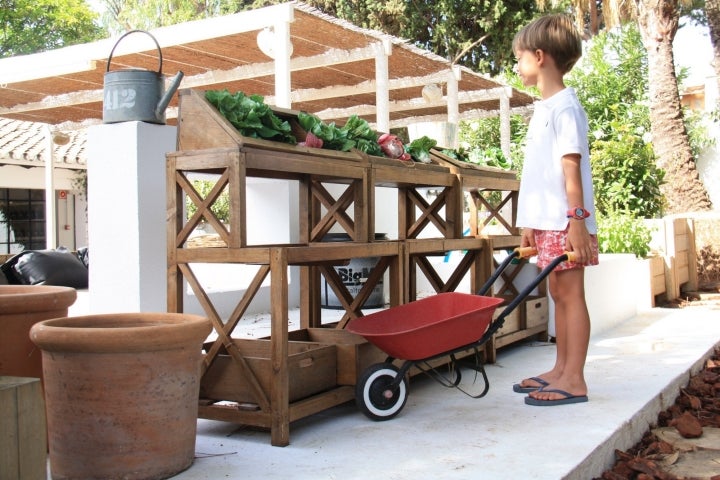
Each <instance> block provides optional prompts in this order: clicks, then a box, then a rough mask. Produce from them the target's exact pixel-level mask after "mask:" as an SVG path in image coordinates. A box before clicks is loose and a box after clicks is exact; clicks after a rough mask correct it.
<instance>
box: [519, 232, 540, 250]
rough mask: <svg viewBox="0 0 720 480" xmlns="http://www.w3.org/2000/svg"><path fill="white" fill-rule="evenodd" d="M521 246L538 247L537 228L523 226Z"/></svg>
mask: <svg viewBox="0 0 720 480" xmlns="http://www.w3.org/2000/svg"><path fill="white" fill-rule="evenodd" d="M520 247H532V248H537V246H536V245H535V230H533V229H532V228H523V231H522V237H521V238H520Z"/></svg>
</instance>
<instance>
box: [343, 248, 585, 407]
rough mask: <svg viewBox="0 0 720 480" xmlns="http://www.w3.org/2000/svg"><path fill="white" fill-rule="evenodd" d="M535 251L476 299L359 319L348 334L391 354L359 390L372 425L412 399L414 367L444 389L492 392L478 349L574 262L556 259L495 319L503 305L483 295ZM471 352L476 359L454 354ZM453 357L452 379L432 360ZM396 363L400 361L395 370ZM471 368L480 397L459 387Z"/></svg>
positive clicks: (519, 253)
mask: <svg viewBox="0 0 720 480" xmlns="http://www.w3.org/2000/svg"><path fill="white" fill-rule="evenodd" d="M535 253H536V251H535V249H533V248H516V249H515V250H514V251H513V252H512V253H511V254H510V255H508V256H507V258H505V260H504V261H503V262H502V263H501V264H500V266H498V268H497V269H496V270H495V271H494V272H493V274H492V275H491V276H490V278H488V280H487V281H486V282H485V284H484V285H483V286H482V288H480V290H479V291H478V293H477V295H472V294H468V293H455V292H450V293H439V294H436V295H433V296H430V297H427V298H423V299H421V300H417V301H414V302H410V303H406V304H404V305H399V306H397V307H391V308H388V309H386V310H382V311H379V312H376V313H372V314H369V315H365V316H363V317H358V318H356V319H354V320H352V321H351V322H350V323H349V324H348V325H347V327H346V328H347V330H349V331H350V332H353V333H356V334H358V335H361V336H363V337H364V338H365V339H366V340H368V341H369V342H370V343H372V344H373V345H375V346H376V347H378V348H379V349H381V350H382V351H383V352H384V353H386V354H387V355H388V357H387V359H386V360H385V361H384V362H383V363H376V364H373V365H370V366H369V367H368V368H367V369H365V371H364V372H363V373H362V375H361V376H360V378H359V379H358V382H357V385H356V387H355V401H356V403H357V405H358V408H360V410H361V411H362V412H363V413H364V414H365V415H366V416H367V417H369V418H371V419H372V420H389V419H391V418H393V417H394V416H396V415H397V414H398V413H400V410H402V408H403V407H404V406H405V402H406V401H407V395H408V379H407V377H408V375H407V373H408V372H409V370H410V368H412V367H416V368H418V369H419V370H421V371H422V372H424V373H427V374H428V375H430V376H431V377H432V378H434V379H435V380H437V381H438V382H440V383H441V384H443V385H444V386H446V387H455V388H458V389H459V390H461V391H463V392H464V393H466V394H468V395H469V396H471V397H473V398H480V397H483V396H485V394H486V393H487V392H488V390H489V389H490V383H489V380H488V377H487V374H486V372H485V369H484V367H483V361H482V358H481V352H480V350H479V349H480V347H482V346H483V345H484V344H485V343H486V342H487V341H488V340H490V338H492V336H493V335H494V334H495V332H497V331H498V329H499V328H500V327H502V325H503V323H504V322H505V317H507V315H509V314H510V313H511V312H512V311H513V310H514V309H515V308H516V307H517V306H518V305H519V304H520V303H521V302H522V301H523V300H525V298H526V297H527V296H528V295H530V293H531V292H532V291H533V290H534V289H535V287H537V286H538V285H539V284H540V282H542V281H543V280H544V279H545V278H546V277H547V276H548V275H549V274H550V272H552V270H553V269H554V268H555V267H556V266H558V265H559V264H560V263H562V262H563V261H565V260H571V261H572V260H573V257H574V256H573V253H572V252H566V253H564V254H563V255H560V256H559V257H557V258H555V259H553V261H552V262H551V263H550V265H548V266H547V267H545V268H544V269H543V270H542V271H541V272H540V273H539V274H538V276H537V277H535V279H533V281H532V282H531V283H530V284H529V285H527V286H526V287H525V288H524V289H523V290H522V291H521V292H520V293H519V294H518V296H517V297H516V298H514V299H513V300H512V301H511V302H510V303H509V304H508V305H507V306H506V307H505V308H504V309H503V310H502V312H501V313H500V315H498V317H497V318H496V319H495V320H493V314H494V313H495V309H496V307H498V305H500V304H501V303H502V302H503V301H504V300H503V299H502V298H497V297H487V296H484V295H485V294H486V293H487V292H488V291H489V290H490V288H491V287H492V285H493V284H494V283H495V281H496V280H497V278H498V277H499V276H500V274H502V272H503V271H504V270H505V269H506V268H507V266H508V265H510V264H511V263H512V261H513V260H514V259H516V258H527V257H531V256H533V255H535ZM468 350H473V351H474V355H471V357H472V360H466V359H462V360H461V359H458V358H457V357H456V355H458V354H459V353H461V352H464V353H467V352H468ZM447 356H449V357H450V362H449V365H450V372H451V373H452V377H448V376H446V375H445V374H442V373H440V372H438V371H437V369H435V368H434V367H432V366H431V365H430V362H432V361H433V360H436V359H439V358H442V357H447ZM395 360H401V361H402V363H401V365H400V366H397V365H396V363H395ZM461 366H464V367H468V368H470V369H472V370H474V371H476V372H478V373H480V374H481V376H482V379H483V382H484V385H483V386H482V391H481V392H480V393H479V394H477V395H471V394H470V393H468V392H465V391H464V390H462V388H460V386H459V385H460V381H461V374H460V368H458V367H461Z"/></svg>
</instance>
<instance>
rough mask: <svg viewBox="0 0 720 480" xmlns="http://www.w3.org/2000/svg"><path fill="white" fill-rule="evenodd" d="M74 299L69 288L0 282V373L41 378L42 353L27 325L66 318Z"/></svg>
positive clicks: (75, 294) (73, 290)
mask: <svg viewBox="0 0 720 480" xmlns="http://www.w3.org/2000/svg"><path fill="white" fill-rule="evenodd" d="M76 298H77V292H76V291H75V289H74V288H70V287H55V286H50V285H0V332H2V335H0V375H7V376H11V377H32V378H42V362H41V358H42V356H41V355H40V350H39V349H38V348H37V347H36V346H35V344H34V343H33V342H32V341H31V340H30V328H31V327H32V326H33V325H34V324H35V323H37V322H39V321H41V320H47V319H50V318H57V317H67V314H68V307H69V306H70V305H72V304H73V303H74V302H75V299H76Z"/></svg>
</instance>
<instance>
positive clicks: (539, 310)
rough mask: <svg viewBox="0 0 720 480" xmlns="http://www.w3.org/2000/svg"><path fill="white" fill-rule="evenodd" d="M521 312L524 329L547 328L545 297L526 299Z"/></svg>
mask: <svg viewBox="0 0 720 480" xmlns="http://www.w3.org/2000/svg"><path fill="white" fill-rule="evenodd" d="M522 310H523V311H524V314H525V328H534V327H540V326H547V323H548V317H549V313H548V299H547V297H535V296H530V297H528V298H527V300H525V302H523V305H522Z"/></svg>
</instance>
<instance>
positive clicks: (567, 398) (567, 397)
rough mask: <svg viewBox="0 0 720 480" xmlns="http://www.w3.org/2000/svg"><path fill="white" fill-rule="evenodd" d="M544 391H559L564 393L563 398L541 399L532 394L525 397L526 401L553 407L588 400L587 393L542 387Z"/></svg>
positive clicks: (539, 405) (531, 403) (540, 405)
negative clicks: (574, 393) (581, 393)
mask: <svg viewBox="0 0 720 480" xmlns="http://www.w3.org/2000/svg"><path fill="white" fill-rule="evenodd" d="M542 391H543V392H549V393H557V394H559V395H562V396H563V398H561V399H559V400H540V399H537V398H533V397H531V396H529V395H528V396H527V397H525V403H526V404H527V405H535V406H536V407H553V406H555V405H567V404H569V403H583V402H587V401H588V397H587V395H573V394H572V393H568V392H566V391H565V390H558V389H555V388H549V389H544V388H543V389H542Z"/></svg>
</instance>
